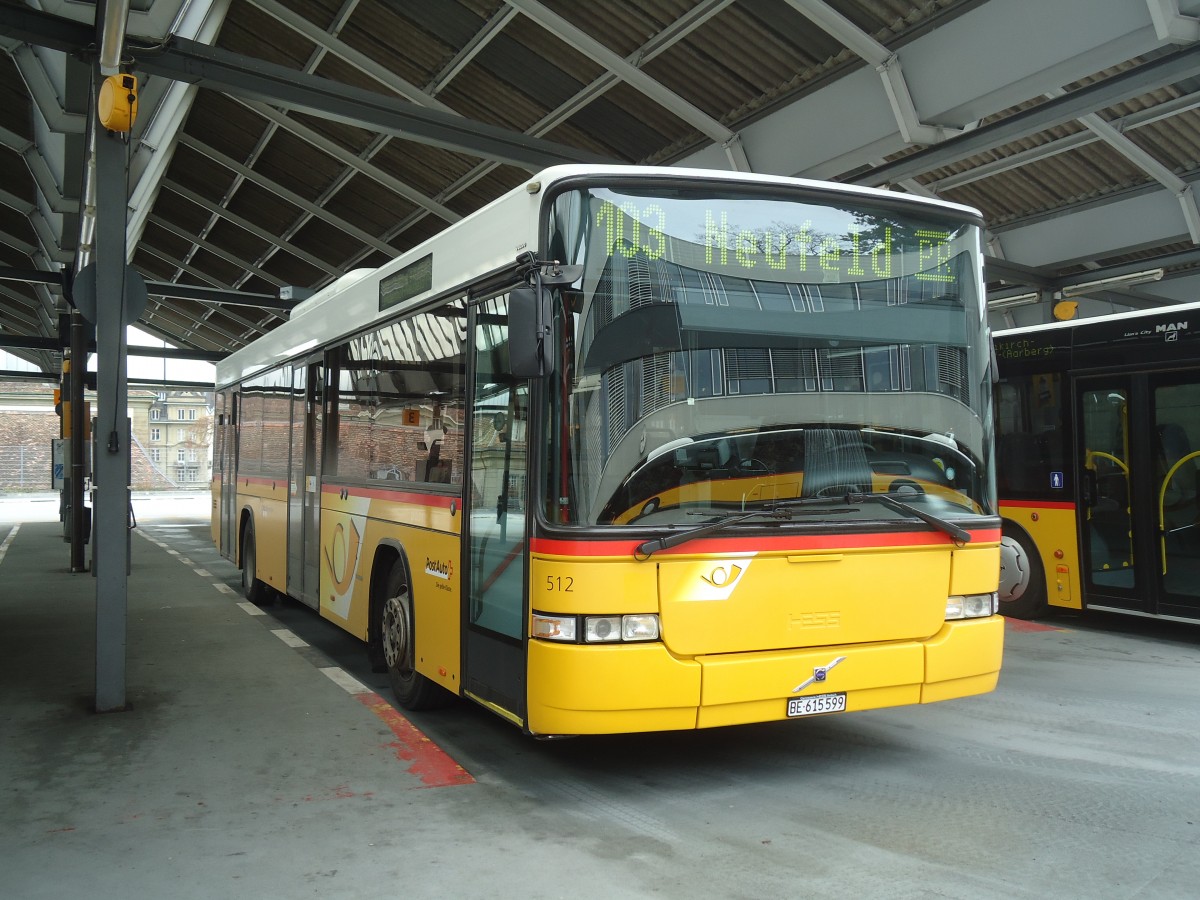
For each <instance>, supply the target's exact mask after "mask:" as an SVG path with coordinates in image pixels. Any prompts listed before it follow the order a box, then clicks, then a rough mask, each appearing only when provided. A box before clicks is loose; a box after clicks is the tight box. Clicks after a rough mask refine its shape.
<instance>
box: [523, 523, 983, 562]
mask: <svg viewBox="0 0 1200 900" xmlns="http://www.w3.org/2000/svg"><path fill="white" fill-rule="evenodd" d="M971 540H972V541H980V542H984V543H987V542H992V543H994V542H996V541H999V540H1000V530H999V529H998V528H996V529H986V530H981V531H973V532H971ZM950 541H951V539H950V537H949V536H948V535H942V534H940V533H939V534H930V533H928V532H905V533H902V534H824V535H812V536H803V535H792V536H788V537H766V538H764V537H757V538H700V539H698V540H695V541H689V542H688V543H687V544H685V545H681V546H679V547H674V548H670V549H667V550H659V551H657V552H656V553H655V555H656V556H669V555H671V554H691V553H754V552H757V551H767V552H769V551H772V550H857V549H863V548H872V549H882V548H887V547H913V546H932V545H937V544H945V543H950ZM641 543H642V542H641V541H579V540H576V541H571V540H556V539H553V538H535V539H534V540H533V541H532V542H531V546H530V549H531V550H532V552H534V553H545V554H549V555H552V556H630V555H632V554H633V552H634V549H635V548H637V546H638V545H639V544H641Z"/></svg>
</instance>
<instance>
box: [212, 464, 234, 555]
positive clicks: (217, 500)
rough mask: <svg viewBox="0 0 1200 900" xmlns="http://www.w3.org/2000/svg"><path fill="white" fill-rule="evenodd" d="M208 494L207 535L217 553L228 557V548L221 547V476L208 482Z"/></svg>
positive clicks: (217, 475) (214, 477)
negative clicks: (209, 505) (209, 511)
mask: <svg viewBox="0 0 1200 900" xmlns="http://www.w3.org/2000/svg"><path fill="white" fill-rule="evenodd" d="M208 493H209V496H210V499H211V500H212V512H211V514H210V518H209V520H208V529H209V533H210V534H211V535H212V542H213V546H215V547H216V548H217V550H218V552H220V553H222V554H225V555H228V553H229V548H228V547H222V546H221V476H220V474H219V473H218V474H216V475H214V476H213V480H212V481H211V482H209V485H208Z"/></svg>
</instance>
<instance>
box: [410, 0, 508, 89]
mask: <svg viewBox="0 0 1200 900" xmlns="http://www.w3.org/2000/svg"><path fill="white" fill-rule="evenodd" d="M516 16H517V11H516V10H515V9H513V7H511V6H505V7H502V8H501V9H499V10H497V11H496V12H495V13H494V14H493V15H492V17H491V18H490V19H488V20H487V22H485V23H484V26H483V27H482V28H480V29H479V30H478V31H477V32H475V36H474V37H472V38H471V40H469V41H467V43H466V44H465V45H464V46H463V47H462V49H461V50H459V51H458V53H456V54H454V58H453V59H452V60H450V62H448V63H447V64H446V65H445V66H443V67H442V70H441V71H440V72H438V73H437V75H435V76H434V77H433V80H432V81H430V82H429V84H427V85H425V92H426V93H427V94H428V95H429V96H430V97H433V96H434V95H436V94H437V93H438V92H439V91H441V90H442V89H443V88H445V87H446V85H448V84H449V83H450V82H451V81H453V80H454V78H455V77H456V76H457V75H458V73H459V72H461V71H462V70H463V69H465V68H466V67H467V66H469V65H470V64H471V61H472V60H473V59H475V57H476V56H478V55H479V53H480V51H482V50H483V48H484V47H486V46H487V45H488V44H490V43H491V42H492V39H493V38H495V37H496V35H498V34H499V33H500V32H501V31H503V30H504V26H505V25H507V24H508V23H509V22H511V21H512V20H513V19H514V18H516Z"/></svg>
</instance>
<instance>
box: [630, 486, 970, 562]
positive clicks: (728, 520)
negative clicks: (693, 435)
mask: <svg viewBox="0 0 1200 900" xmlns="http://www.w3.org/2000/svg"><path fill="white" fill-rule="evenodd" d="M868 500H876V501H878V502H879V503H882V504H883V505H884V506H886V507H887V508H888V509H892V510H895V511H896V512H901V513H904V514H905V515H907V516H911V517H913V518H915V519H920V520H921V521H922V522H925V523H926V524H928V525H932V526H933V527H934V528H937V529H938V530H939V531H943V532H945V533H946V534H948V535H950V537H951V538H953V539H954V541H955V543H958V544H969V543H970V542H971V532H969V531H967V530H966V529H965V528H960V527H959V526H958V525H955V524H954V523H953V522H950V521H947V520H946V519H943V518H941V517H940V516H935V515H933V514H932V513H927V512H925V511H924V510H923V509H917V508H916V507H915V506H912V505H910V504H908V503H905V502H904V501H902V500H897V499H896V498H895V497H893V496H892V495H891V494H885V493H882V492H881V493H865V492H863V491H848V492H846V493H844V494H831V495H829V496H820V497H803V498H800V499H798V500H788V501H784V502H782V503H777V504H776V505H775V506H771V507H767V508H765V509H755V510H751V511H748V512H739V513H732V514H730V515H728V516H725V517H724V518H720V519H717V520H716V521H715V522H708V523H707V524H704V525H697V526H696V527H695V528H688V529H687V530H685V531H678V532H675V533H674V534H668V535H667V536H666V537H661V538H652V539H650V540H648V541H642V543H640V544H638V545H637V546H636V547H635V548H634V550H633V557H634V559H639V560H641V559H649V558H650V556H651V555H652V554H654V553H656V552H658V551H659V550H666V549H668V548H669V547H678V546H679V545H680V544H686V543H687V542H688V541H691V540H694V539H696V538H700V537H704V536H706V535H709V534H713V533H715V532H717V531H722V530H723V529H725V528H726V527H728V526H730V525H737V524H738V523H739V522H746V521H749V520H750V519H754V518H758V517H762V516H765V517H767V518H770V519H775V520H777V521H781V522H789V521H791V520H792V518H793V517H794V516H793V513H792V510H793V509H794V508H796V507H800V506H816V505H825V506H828V505H829V504H831V503H839V502H841V503H846V504H851V503H865V502H866V501H868ZM827 511H828V512H833V510H827Z"/></svg>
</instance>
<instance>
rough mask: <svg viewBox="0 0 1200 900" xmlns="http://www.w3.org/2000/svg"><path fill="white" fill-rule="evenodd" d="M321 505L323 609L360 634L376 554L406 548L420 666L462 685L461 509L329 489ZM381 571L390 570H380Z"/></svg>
mask: <svg viewBox="0 0 1200 900" xmlns="http://www.w3.org/2000/svg"><path fill="white" fill-rule="evenodd" d="M323 501H324V506H323V508H322V510H321V550H320V553H321V562H320V572H321V576H320V583H321V589H320V590H321V597H320V613H321V616H322V617H323V618H326V619H329V620H330V621H332V622H335V623H336V624H337V625H339V626H340V627H342V628H344V629H345V630H346V631H348V632H350V633H351V634H353V635H354V636H355V637H357V638H359V639H361V640H364V641H365V640H367V639H368V637H369V629H370V607H371V584H372V581H373V579H374V575H375V573H374V567H375V565H376V563H377V562H380V561H382V562H381V564H386V560H387V559H390V558H391V554H392V551H393V550H398V551H401V552H403V553H404V556H405V557H406V558H407V561H408V565H409V577H410V579H411V584H410V585H409V588H410V596H411V599H412V604H413V618H414V620H415V621H416V623H417V625H416V646H415V659H414V664H415V667H416V669H417V671H418V672H420V673H421V674H422V675H424V676H426V677H427V678H429V679H431V680H432V681H435V682H437V683H438V684H440V685H441V686H442V687H444V688H446V689H447V690H450V691H452V692H454V693H456V694H457V693H459V691H460V686H461V682H462V677H461V676H462V673H461V663H460V661H461V659H462V655H461V650H460V647H461V642H460V637H459V635H460V619H461V608H462V607H461V594H460V591H459V584H460V583H461V579H460V577H459V573H460V572H461V564H460V562H461V561H460V549H459V548H460V542H459V535H458V532H457V529H458V525H459V521H460V520H461V516H460V515H452V514H451V513H450V512H449V510H448V509H439V508H430V507H429V506H426V505H423V504H420V503H411V502H403V501H401V500H393V499H388V498H386V497H379V496H376V497H367V496H356V495H351V496H348V497H346V498H342V497H341V496H340V494H338V493H334V492H331V491H326V492H325V494H324V495H323ZM380 577H381V578H386V577H387V573H386V572H381V573H380Z"/></svg>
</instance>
